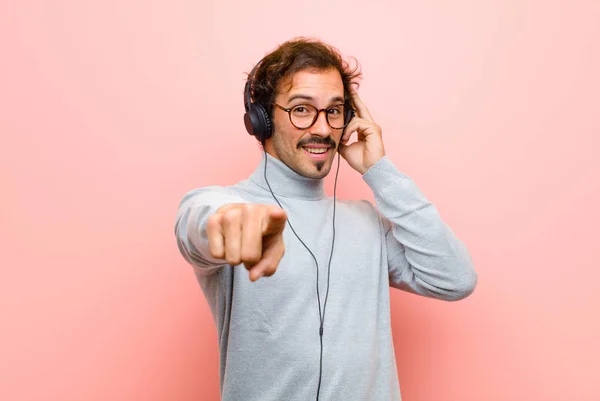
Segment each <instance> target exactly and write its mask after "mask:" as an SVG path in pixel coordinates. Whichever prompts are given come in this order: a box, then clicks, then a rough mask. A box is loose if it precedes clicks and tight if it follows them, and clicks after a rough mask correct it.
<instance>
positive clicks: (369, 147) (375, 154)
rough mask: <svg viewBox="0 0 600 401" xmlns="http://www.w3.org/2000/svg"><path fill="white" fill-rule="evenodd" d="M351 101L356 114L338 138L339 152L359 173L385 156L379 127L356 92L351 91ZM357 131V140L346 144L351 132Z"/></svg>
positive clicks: (364, 171) (362, 172) (365, 170)
mask: <svg viewBox="0 0 600 401" xmlns="http://www.w3.org/2000/svg"><path fill="white" fill-rule="evenodd" d="M352 102H353V103H354V106H355V107H356V110H357V115H356V116H355V117H354V118H353V119H352V120H351V121H350V124H348V126H347V127H346V129H345V131H344V134H343V135H342V138H341V140H340V147H339V149H340V154H341V155H342V157H343V158H344V159H345V160H346V161H347V162H348V164H349V165H350V166H351V167H352V168H353V169H354V170H356V171H358V172H359V173H361V174H364V173H366V172H367V170H368V169H369V168H371V166H373V165H374V164H375V163H377V162H378V161H379V160H380V159H381V158H382V157H383V156H385V149H384V146H383V138H382V133H381V127H380V126H379V125H377V124H376V123H375V122H374V121H373V117H371V114H370V113H369V110H368V109H367V107H366V106H365V104H364V103H363V102H362V100H360V98H359V97H358V94H357V93H356V92H355V91H352ZM355 131H356V133H357V139H358V141H357V142H354V143H352V144H351V145H346V144H347V143H348V141H349V140H350V137H351V135H352V133H353V132H355Z"/></svg>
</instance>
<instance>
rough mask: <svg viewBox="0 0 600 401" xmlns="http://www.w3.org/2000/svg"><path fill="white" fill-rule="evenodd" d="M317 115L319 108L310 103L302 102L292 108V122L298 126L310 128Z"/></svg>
mask: <svg viewBox="0 0 600 401" xmlns="http://www.w3.org/2000/svg"><path fill="white" fill-rule="evenodd" d="M316 115H317V109H316V108H315V107H314V106H311V105H309V104H300V105H298V106H295V107H294V108H292V112H291V113H290V116H291V118H292V124H294V125H295V126H296V127H298V128H308V127H310V126H311V125H312V123H313V121H314V120H315V116H316Z"/></svg>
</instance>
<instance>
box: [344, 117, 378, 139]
mask: <svg viewBox="0 0 600 401" xmlns="http://www.w3.org/2000/svg"><path fill="white" fill-rule="evenodd" d="M354 132H356V133H357V134H358V139H359V140H361V141H362V140H364V139H365V138H366V137H367V136H369V135H371V134H374V133H376V132H377V126H376V124H375V123H374V122H372V121H367V120H364V119H362V118H356V119H355V120H353V121H352V122H351V123H350V124H348V126H347V127H346V131H344V134H343V135H342V138H341V139H340V143H342V144H343V145H345V144H347V143H348V141H349V140H350V138H351V137H352V134H353V133H354Z"/></svg>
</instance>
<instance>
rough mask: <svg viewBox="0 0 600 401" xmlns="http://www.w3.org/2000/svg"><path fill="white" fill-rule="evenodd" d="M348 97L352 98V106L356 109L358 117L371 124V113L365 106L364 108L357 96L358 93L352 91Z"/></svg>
mask: <svg viewBox="0 0 600 401" xmlns="http://www.w3.org/2000/svg"><path fill="white" fill-rule="evenodd" d="M350 95H351V96H352V103H354V106H355V107H356V110H357V111H358V116H359V117H360V118H362V119H364V120H367V121H371V122H373V117H371V113H369V109H367V106H365V104H364V103H363V101H362V100H361V99H360V97H359V96H358V93H357V92H356V91H355V90H353V89H352V90H351V91H350Z"/></svg>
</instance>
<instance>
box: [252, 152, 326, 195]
mask: <svg viewBox="0 0 600 401" xmlns="http://www.w3.org/2000/svg"><path fill="white" fill-rule="evenodd" d="M265 157H266V159H267V160H266V161H267V181H268V182H269V185H270V186H271V190H273V193H274V194H275V195H276V196H277V195H279V196H283V197H288V198H299V199H307V200H319V199H323V198H324V197H325V187H324V181H323V180H322V179H318V178H308V177H304V176H302V175H300V174H298V173H296V172H295V171H294V170H292V169H291V168H289V167H288V166H287V165H286V164H285V163H284V162H282V161H281V160H279V159H276V158H275V157H273V156H271V155H270V154H268V153H266V152H264V151H263V156H262V159H261V161H260V163H259V165H258V166H257V167H256V170H254V172H253V173H252V175H250V181H252V182H254V183H255V184H257V185H258V186H260V187H261V188H263V189H264V190H265V191H269V186H268V185H267V182H266V181H265V174H264V173H265Z"/></svg>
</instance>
